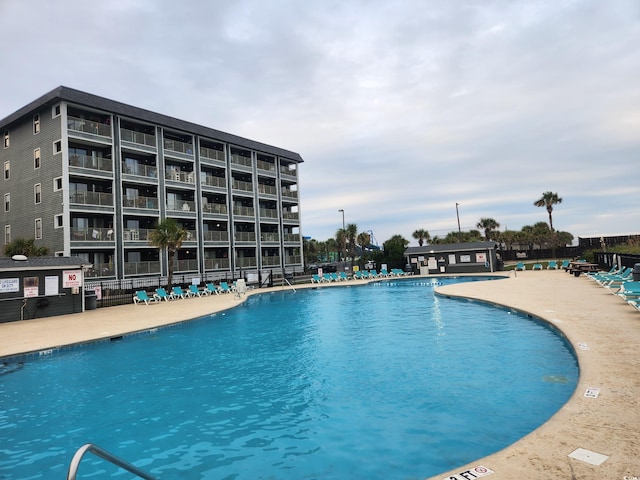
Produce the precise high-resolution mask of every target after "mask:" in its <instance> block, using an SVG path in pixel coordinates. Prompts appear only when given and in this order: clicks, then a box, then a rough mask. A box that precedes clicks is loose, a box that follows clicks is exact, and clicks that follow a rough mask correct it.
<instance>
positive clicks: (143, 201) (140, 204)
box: [122, 196, 158, 210]
mask: <svg viewBox="0 0 640 480" xmlns="http://www.w3.org/2000/svg"><path fill="white" fill-rule="evenodd" d="M122 206H123V207H128V208H144V209H145V210H157V209H158V199H157V198H156V197H143V196H139V197H124V198H123V199H122Z"/></svg>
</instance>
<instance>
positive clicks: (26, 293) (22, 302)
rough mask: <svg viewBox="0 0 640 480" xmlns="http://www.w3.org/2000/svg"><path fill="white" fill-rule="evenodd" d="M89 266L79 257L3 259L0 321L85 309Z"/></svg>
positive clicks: (0, 269) (0, 267)
mask: <svg viewBox="0 0 640 480" xmlns="http://www.w3.org/2000/svg"><path fill="white" fill-rule="evenodd" d="M88 266H89V264H87V263H86V261H85V260H83V259H82V258H80V257H33V258H27V257H25V256H22V255H14V256H13V257H12V258H0V323H4V322H14V321H17V320H30V319H33V318H43V317H53V316H56V315H66V314H69V313H79V312H83V311H84V309H85V298H84V296H83V291H84V288H83V287H84V268H85V267H88Z"/></svg>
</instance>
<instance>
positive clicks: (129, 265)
mask: <svg viewBox="0 0 640 480" xmlns="http://www.w3.org/2000/svg"><path fill="white" fill-rule="evenodd" d="M159 273H160V262H124V274H125V275H149V274H159Z"/></svg>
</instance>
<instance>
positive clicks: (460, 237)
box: [456, 202, 462, 243]
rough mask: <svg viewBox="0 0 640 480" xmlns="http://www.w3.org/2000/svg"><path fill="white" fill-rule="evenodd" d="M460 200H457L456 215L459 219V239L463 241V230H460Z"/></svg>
mask: <svg viewBox="0 0 640 480" xmlns="http://www.w3.org/2000/svg"><path fill="white" fill-rule="evenodd" d="M458 205H460V204H459V203H458V202H456V217H457V219H458V241H459V242H460V243H462V230H460V213H459V212H458Z"/></svg>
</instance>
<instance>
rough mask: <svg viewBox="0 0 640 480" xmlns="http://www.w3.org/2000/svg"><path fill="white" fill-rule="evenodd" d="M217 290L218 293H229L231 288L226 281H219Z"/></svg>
mask: <svg viewBox="0 0 640 480" xmlns="http://www.w3.org/2000/svg"><path fill="white" fill-rule="evenodd" d="M218 291H219V292H220V293H231V292H232V291H233V290H232V289H231V287H230V286H229V284H228V283H227V282H220V286H219V287H218Z"/></svg>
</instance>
